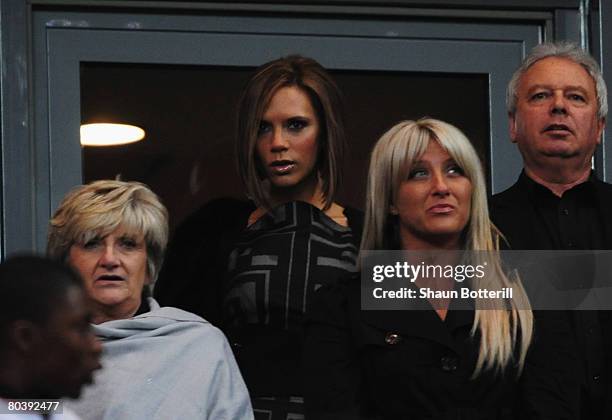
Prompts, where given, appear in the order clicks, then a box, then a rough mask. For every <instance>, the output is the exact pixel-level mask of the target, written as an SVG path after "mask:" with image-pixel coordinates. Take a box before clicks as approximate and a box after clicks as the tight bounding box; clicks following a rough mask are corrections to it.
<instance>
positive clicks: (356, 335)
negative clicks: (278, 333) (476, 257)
mask: <svg viewBox="0 0 612 420" xmlns="http://www.w3.org/2000/svg"><path fill="white" fill-rule="evenodd" d="M359 293H360V287H359V279H354V280H353V281H352V283H350V284H344V285H341V286H338V287H335V288H328V289H321V290H320V293H319V296H318V297H319V299H318V305H319V306H318V307H316V308H315V309H314V310H313V311H312V312H311V322H310V323H309V325H308V327H307V329H306V346H305V351H304V355H305V358H306V362H305V366H306V378H307V381H306V392H305V397H306V405H307V413H308V414H309V416H308V417H307V418H309V419H353V418H376V419H378V418H382V419H457V420H458V419H466V420H479V419H482V420H484V419H487V420H496V419H497V420H502V419H504V420H506V419H508V420H509V419H515V418H516V419H518V418H521V419H551V420H552V419H555V420H560V419H571V418H573V414H572V412H573V410H574V408H573V407H571V406H570V405H569V404H571V401H566V400H565V395H564V394H563V392H565V391H566V389H565V388H563V387H561V388H560V387H559V386H558V383H557V382H558V380H559V378H560V377H564V376H565V375H568V372H566V369H565V366H564V364H565V361H567V360H568V359H569V358H571V357H572V354H571V352H570V351H569V350H568V348H567V346H566V343H567V342H568V341H569V339H570V335H571V332H570V330H569V328H568V323H567V320H562V319H559V318H558V317H552V318H551V319H550V320H545V321H544V322H546V323H547V324H548V328H547V329H546V330H545V331H543V332H541V333H536V334H535V335H534V339H533V342H532V346H531V348H530V350H529V352H528V355H527V360H526V364H525V368H524V372H523V374H522V375H521V376H520V378H517V371H516V369H515V368H507V369H506V370H505V371H504V372H501V373H494V372H493V371H491V370H485V371H483V372H481V373H480V375H479V376H478V377H476V378H475V379H472V378H471V376H472V374H473V372H474V367H475V364H476V359H477V356H478V350H479V336H478V334H476V335H475V336H472V334H471V329H472V324H473V316H474V312H472V311H466V310H463V311H461V310H452V307H451V310H449V312H448V314H447V317H446V320H445V321H444V322H442V321H441V320H440V319H439V317H438V315H437V314H436V312H435V311H434V310H433V309H430V310H425V311H362V310H361V309H360V295H359ZM544 316H546V315H544ZM539 323H540V320H538V319H536V320H535V329H536V331H538V327H539ZM574 391H575V390H574Z"/></svg>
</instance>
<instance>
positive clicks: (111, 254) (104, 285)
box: [47, 180, 253, 420]
mask: <svg viewBox="0 0 612 420" xmlns="http://www.w3.org/2000/svg"><path fill="white" fill-rule="evenodd" d="M167 240H168V215H167V211H166V208H165V207H164V205H163V204H162V203H161V202H160V200H159V198H158V197H157V196H156V195H155V194H154V193H153V192H152V191H151V190H150V189H149V188H148V187H147V186H145V185H144V184H141V183H138V182H123V181H113V180H102V181H95V182H92V183H91V184H87V185H81V186H78V187H76V188H74V189H73V190H72V191H70V192H69V193H68V194H67V195H66V197H65V198H64V200H63V201H62V202H61V203H60V205H59V207H58V209H57V211H56V212H55V214H54V216H53V218H52V219H51V222H50V228H49V237H48V246H47V250H48V254H49V256H51V257H52V258H54V259H55V260H58V261H64V262H67V263H68V264H69V265H70V266H72V267H73V268H74V269H75V271H77V272H78V273H79V274H80V276H81V278H82V280H83V284H84V286H85V290H86V292H87V295H88V298H89V301H90V302H91V305H92V308H93V324H94V325H93V327H94V332H95V333H96V335H97V336H98V338H99V339H100V340H101V341H102V343H103V349H104V353H103V359H102V364H103V366H104V369H103V370H102V371H101V372H100V373H99V374H98V375H97V376H96V378H95V384H94V385H93V386H92V387H89V388H87V389H86V390H85V393H84V395H83V397H82V398H81V399H80V400H78V401H76V402H74V403H71V405H72V408H73V409H74V411H76V412H77V413H78V414H80V415H82V416H83V417H84V418H88V419H117V418H142V419H144V418H146V419H160V420H161V419H167V418H193V419H196V418H197V419H217V418H221V417H226V418H237V419H243V418H244V419H251V418H252V417H253V414H252V410H251V407H250V402H249V399H248V393H247V390H246V387H245V385H244V382H243V380H242V377H241V375H240V372H239V371H238V367H237V365H236V362H235V360H234V356H233V355H232V352H231V350H230V348H229V345H228V343H227V340H226V339H225V336H224V335H223V333H221V331H219V330H218V329H217V328H215V327H213V326H212V325H211V324H210V323H208V322H207V321H205V320H204V319H202V318H200V317H198V316H196V315H194V314H191V313H189V312H185V311H183V310H180V309H176V308H172V307H163V308H161V307H160V306H159V305H158V304H157V302H156V301H155V300H154V299H153V298H151V297H150V292H149V291H148V289H149V287H150V286H151V285H152V284H153V282H154V281H155V279H156V277H157V274H158V272H159V269H160V265H161V263H162V261H163V257H164V251H165V248H166V243H167ZM143 390H146V392H143Z"/></svg>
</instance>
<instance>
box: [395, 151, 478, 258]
mask: <svg viewBox="0 0 612 420" xmlns="http://www.w3.org/2000/svg"><path fill="white" fill-rule="evenodd" d="M471 197H472V183H471V182H470V180H469V179H468V178H467V177H466V176H465V174H464V172H463V170H462V169H461V168H460V167H459V165H457V163H456V162H455V161H454V160H453V158H451V157H450V155H449V154H448V153H447V152H446V151H445V150H444V149H443V148H442V147H441V146H440V145H439V144H438V142H437V141H430V142H429V145H428V146H427V149H426V150H425V153H424V154H423V156H421V158H420V159H417V161H416V162H415V163H414V165H413V167H412V169H411V170H410V173H409V175H408V179H407V180H405V181H403V182H402V183H401V184H400V187H399V191H398V194H397V203H395V205H393V206H391V211H392V213H394V214H397V215H398V217H399V225H400V237H401V242H402V247H403V248H404V249H430V248H444V249H457V248H459V247H460V239H461V233H462V232H463V229H464V228H465V227H466V225H467V223H468V221H469V218H470V210H471Z"/></svg>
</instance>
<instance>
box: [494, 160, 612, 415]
mask: <svg viewBox="0 0 612 420" xmlns="http://www.w3.org/2000/svg"><path fill="white" fill-rule="evenodd" d="M595 182H597V180H596V178H595V177H594V175H593V174H591V176H590V178H589V179H588V180H587V181H586V182H584V183H582V184H578V185H576V186H574V187H573V188H571V189H570V190H567V191H565V192H564V193H563V195H562V196H561V197H558V196H556V195H555V194H553V193H552V192H551V191H550V190H549V189H548V188H546V187H544V186H542V185H540V184H538V183H537V182H535V181H533V180H532V179H531V178H529V177H528V176H527V175H526V174H525V173H524V172H523V173H521V175H520V177H519V180H518V181H517V183H516V184H515V186H514V187H513V188H514V191H513V193H514V194H515V196H514V197H513V198H516V194H519V195H521V196H523V197H526V202H522V203H521V204H522V205H524V206H525V208H522V209H521V216H520V217H522V218H525V217H527V218H530V219H531V221H532V223H530V224H529V225H528V228H526V229H517V228H516V226H517V224H516V220H514V221H510V220H509V217H505V216H503V214H504V211H502V208H503V207H504V205H505V204H507V199H508V194H507V192H504V193H501V194H498V195H496V196H494V197H493V199H492V200H491V217H492V219H493V222H494V223H495V225H496V226H497V227H498V228H499V229H500V230H501V232H502V233H503V234H504V236H505V237H506V239H507V241H508V243H509V246H510V248H512V249H539V250H555V249H557V250H572V249H576V250H578V249H603V248H605V238H604V231H605V229H604V223H603V219H602V214H601V212H600V208H601V206H600V203H599V199H598V196H597V190H596V185H595ZM504 195H505V197H504ZM504 201H506V202H504ZM517 217H518V216H517ZM533 222H535V223H533ZM526 226H527V225H526ZM603 316H607V315H606V314H604V313H602V312H597V311H572V313H571V320H572V323H573V330H574V335H575V339H576V343H577V353H578V357H579V358H580V361H581V363H580V366H579V369H580V370H581V371H580V375H581V380H582V389H583V391H582V393H583V397H582V398H581V400H582V401H581V413H582V416H581V418H583V419H595V418H600V416H601V410H602V409H603V404H604V393H605V380H607V378H604V355H605V353H604V345H603V339H602V329H601V325H600V324H601V323H600V318H601V317H603Z"/></svg>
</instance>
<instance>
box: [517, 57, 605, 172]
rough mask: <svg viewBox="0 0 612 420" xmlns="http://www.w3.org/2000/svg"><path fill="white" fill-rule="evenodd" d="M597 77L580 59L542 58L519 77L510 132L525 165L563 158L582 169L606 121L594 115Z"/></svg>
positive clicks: (547, 163) (530, 166) (534, 166)
mask: <svg viewBox="0 0 612 420" xmlns="http://www.w3.org/2000/svg"><path fill="white" fill-rule="evenodd" d="M597 106H598V105H597V94H596V90H595V82H594V81H593V79H592V78H591V76H590V75H589V73H588V72H587V71H586V70H585V68H584V67H582V66H581V65H580V64H577V63H575V62H573V61H571V60H568V59H565V58H558V57H549V58H544V59H542V60H540V61H538V62H536V63H535V64H534V65H532V66H531V67H530V68H529V69H528V70H527V71H526V72H525V73H524V74H523V76H522V77H521V79H520V81H519V84H518V89H517V103H516V112H515V114H514V115H511V116H510V138H511V139H512V141H513V142H515V143H517V145H518V147H519V150H520V151H521V154H522V155H523V159H524V162H525V167H526V168H528V169H532V170H537V169H538V168H539V169H547V167H548V168H550V165H557V164H559V163H562V162H564V160H569V159H571V160H572V162H574V163H573V164H574V165H578V167H580V168H583V167H584V169H585V170H586V169H588V168H590V160H591V157H592V156H593V153H594V152H595V147H596V146H597V144H598V143H599V142H600V138H601V132H602V130H603V127H604V121H603V120H601V119H599V118H598V117H597Z"/></svg>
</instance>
